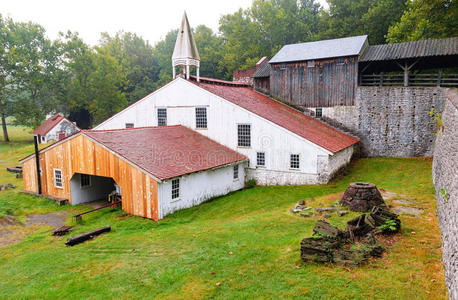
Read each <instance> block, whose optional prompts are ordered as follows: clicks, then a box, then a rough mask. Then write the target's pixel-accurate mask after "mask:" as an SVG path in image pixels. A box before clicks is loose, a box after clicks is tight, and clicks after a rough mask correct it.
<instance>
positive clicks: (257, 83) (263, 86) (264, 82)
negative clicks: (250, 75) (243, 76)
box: [254, 77, 270, 95]
mask: <svg viewBox="0 0 458 300" xmlns="http://www.w3.org/2000/svg"><path fill="white" fill-rule="evenodd" d="M254 89H255V90H256V91H258V92H261V93H263V94H266V95H270V80H269V77H261V78H255V79H254Z"/></svg>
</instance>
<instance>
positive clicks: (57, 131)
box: [33, 114, 81, 144]
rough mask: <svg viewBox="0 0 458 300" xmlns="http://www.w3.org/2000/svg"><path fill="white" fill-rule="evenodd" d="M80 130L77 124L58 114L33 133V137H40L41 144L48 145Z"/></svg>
mask: <svg viewBox="0 0 458 300" xmlns="http://www.w3.org/2000/svg"><path fill="white" fill-rule="evenodd" d="M80 130H81V129H80V128H79V127H78V126H76V124H75V123H73V122H72V121H70V120H69V119H67V118H66V117H64V116H62V115H60V114H56V115H54V116H52V117H50V118H48V119H46V120H45V121H44V122H43V123H41V125H40V126H38V127H37V128H36V129H35V130H34V131H33V135H34V136H37V137H38V142H39V143H40V144H46V143H50V142H55V141H58V140H61V139H64V138H66V137H68V136H70V135H72V134H74V133H76V132H78V131H80Z"/></svg>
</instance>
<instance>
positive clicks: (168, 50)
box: [153, 29, 178, 88]
mask: <svg viewBox="0 0 458 300" xmlns="http://www.w3.org/2000/svg"><path fill="white" fill-rule="evenodd" d="M177 36H178V29H174V30H171V31H169V32H168V33H167V34H166V36H165V38H164V39H163V40H162V41H160V42H158V43H157V44H156V45H155V46H154V49H153V54H154V56H155V57H156V58H157V62H158V64H159V76H158V77H159V80H158V81H157V82H155V85H154V87H155V88H158V87H161V86H163V85H164V84H166V83H167V82H169V81H170V80H171V79H172V54H173V49H174V48H175V42H176V40H177Z"/></svg>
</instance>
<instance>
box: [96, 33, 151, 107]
mask: <svg viewBox="0 0 458 300" xmlns="http://www.w3.org/2000/svg"><path fill="white" fill-rule="evenodd" d="M99 51H101V52H104V53H106V54H108V55H110V56H112V57H114V58H115V59H116V61H117V63H118V65H119V66H120V68H121V71H122V72H123V74H124V76H125V77H126V82H125V85H124V86H122V87H121V91H122V92H123V93H124V94H125V95H126V97H127V100H128V102H129V103H132V102H134V101H136V100H138V99H140V98H142V97H144V96H145V95H147V94H148V93H151V92H152V90H153V89H154V84H155V82H156V81H158V79H159V63H158V61H157V57H155V56H154V55H153V47H151V45H149V43H148V42H146V41H145V40H143V39H142V38H141V37H139V36H137V35H136V34H134V33H130V32H118V33H116V35H115V36H114V37H111V36H110V35H108V34H107V33H102V38H101V45H100V46H99Z"/></svg>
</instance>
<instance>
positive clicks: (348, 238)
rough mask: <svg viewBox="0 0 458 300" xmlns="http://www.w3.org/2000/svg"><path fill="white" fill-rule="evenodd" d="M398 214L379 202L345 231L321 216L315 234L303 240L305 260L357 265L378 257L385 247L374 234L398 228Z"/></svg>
mask: <svg viewBox="0 0 458 300" xmlns="http://www.w3.org/2000/svg"><path fill="white" fill-rule="evenodd" d="M400 227H401V221H400V220H399V218H398V216H397V215H396V214H394V213H392V212H390V211H388V209H387V208H386V207H384V206H376V207H374V208H373V210H372V211H371V213H370V214H363V215H361V216H359V217H357V218H355V219H353V220H350V221H348V223H347V227H346V229H345V231H342V230H340V229H339V228H337V227H335V226H332V225H331V224H329V223H327V222H326V221H323V220H320V221H317V223H316V224H315V228H314V229H313V232H314V234H313V235H312V237H309V238H304V239H303V240H302V241H301V258H302V260H303V261H305V262H307V261H315V262H331V263H334V264H337V265H343V266H358V265H361V264H362V263H364V262H365V261H367V260H368V258H370V257H379V256H381V255H382V253H383V251H384V249H383V247H382V246H380V245H379V244H378V242H377V240H376V239H375V237H374V235H375V234H383V233H394V232H397V231H399V229H400Z"/></svg>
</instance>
